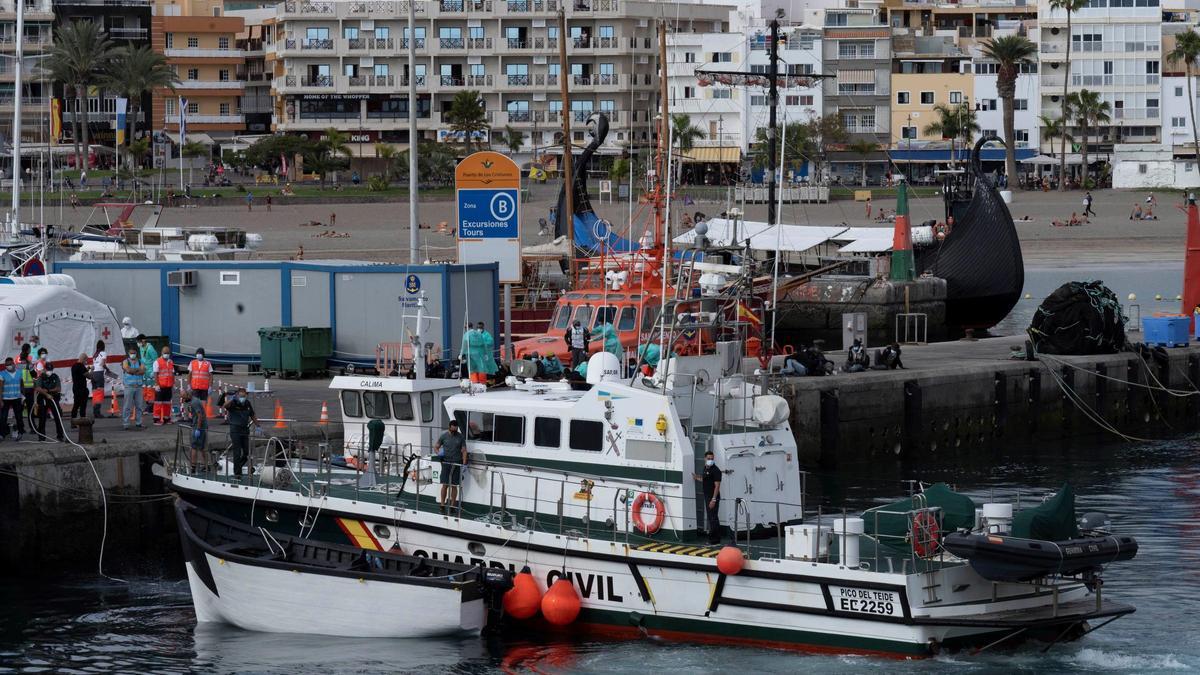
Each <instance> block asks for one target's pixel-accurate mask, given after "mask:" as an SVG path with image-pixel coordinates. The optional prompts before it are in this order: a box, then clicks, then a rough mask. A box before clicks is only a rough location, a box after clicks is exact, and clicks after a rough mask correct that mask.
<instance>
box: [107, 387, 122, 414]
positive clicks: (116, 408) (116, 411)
mask: <svg viewBox="0 0 1200 675" xmlns="http://www.w3.org/2000/svg"><path fill="white" fill-rule="evenodd" d="M108 414H109V415H116V416H117V417H120V416H121V406H120V405H118V404H117V388H116V387H113V390H112V406H111V407H109V409H108Z"/></svg>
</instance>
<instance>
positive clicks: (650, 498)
mask: <svg viewBox="0 0 1200 675" xmlns="http://www.w3.org/2000/svg"><path fill="white" fill-rule="evenodd" d="M647 503H649V504H650V505H651V506H653V507H654V519H653V520H651V521H650V522H649V523H646V521H645V520H644V519H643V518H642V507H643V506H645V505H646V504H647ZM666 517H667V508H666V507H665V506H663V503H662V500H661V499H659V498H658V495H655V494H654V493H652V492H643V493H641V494H639V495H638V496H637V497H634V499H633V526H634V528H636V529H637V531H638V532H641V533H642V534H654V533H655V532H658V530H659V528H661V527H662V524H663V520H664V519H666Z"/></svg>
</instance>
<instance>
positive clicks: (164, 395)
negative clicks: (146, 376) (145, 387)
mask: <svg viewBox="0 0 1200 675" xmlns="http://www.w3.org/2000/svg"><path fill="white" fill-rule="evenodd" d="M154 383H155V384H156V385H157V386H158V390H157V391H156V392H155V393H154V424H155V425H159V426H161V425H163V424H170V423H171V396H172V394H174V392H175V363H174V362H173V361H171V347H170V346H166V347H163V350H162V354H160V355H159V357H158V359H157V360H155V361H154Z"/></svg>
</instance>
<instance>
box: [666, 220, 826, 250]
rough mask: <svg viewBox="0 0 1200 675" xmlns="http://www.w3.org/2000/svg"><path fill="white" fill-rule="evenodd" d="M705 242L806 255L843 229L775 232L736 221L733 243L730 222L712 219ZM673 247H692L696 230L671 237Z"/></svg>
mask: <svg viewBox="0 0 1200 675" xmlns="http://www.w3.org/2000/svg"><path fill="white" fill-rule="evenodd" d="M705 224H706V225H707V226H708V233H707V234H706V235H705V236H706V237H708V240H709V241H710V242H712V243H713V244H715V245H717V246H729V245H731V244H740V245H744V244H745V243H746V240H747V239H748V240H749V241H750V248H752V249H754V250H755V251H774V250H776V249H779V250H782V251H785V252H788V251H791V252H800V251H807V250H808V249H810V248H813V247H814V246H819V245H820V244H824V243H825V242H827V241H829V240H830V239H831V238H833V237H835V236H836V235H838V234H840V233H842V232H845V231H846V229H847V228H846V227H845V226H844V225H834V226H828V225H779V226H778V229H777V228H776V227H775V226H773V225H768V224H767V223H764V222H760V221H754V220H743V221H737V241H736V242H734V241H733V234H734V221H731V220H726V219H724V218H714V219H712V220H709V221H706V223H705ZM674 241H675V243H677V244H692V243H695V241H696V230H695V229H694V228H693V229H691V230H689V231H687V232H684V233H683V234H681V235H679V236H677V237H675V239H674Z"/></svg>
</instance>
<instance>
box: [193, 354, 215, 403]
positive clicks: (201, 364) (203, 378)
mask: <svg viewBox="0 0 1200 675" xmlns="http://www.w3.org/2000/svg"><path fill="white" fill-rule="evenodd" d="M188 375H190V377H189V378H188V380H189V381H190V382H191V387H192V396H193V397H195V398H196V399H197V400H199V401H200V402H201V403H203V402H204V401H207V400H208V389H209V387H211V386H212V362H211V361H209V360H207V359H205V358H204V348H203V347H201V348H199V349H197V350H196V358H194V359H192V362H191V363H190V364H188Z"/></svg>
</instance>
